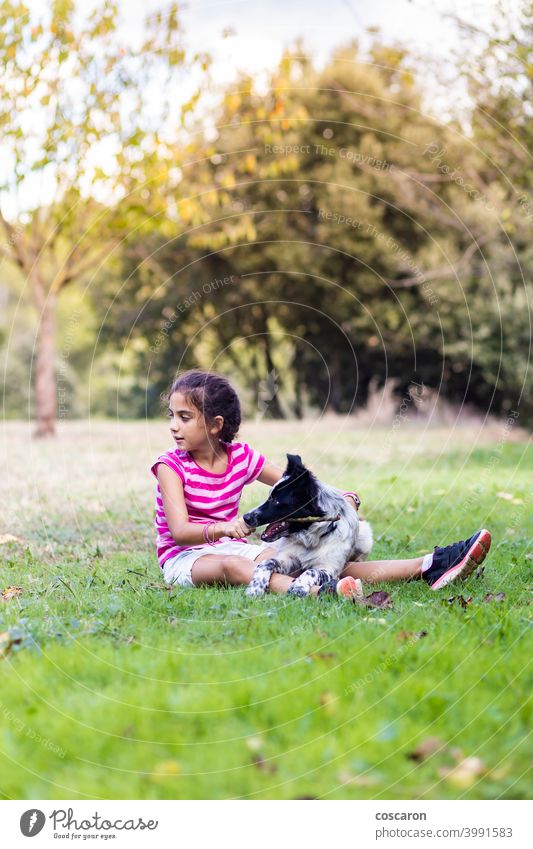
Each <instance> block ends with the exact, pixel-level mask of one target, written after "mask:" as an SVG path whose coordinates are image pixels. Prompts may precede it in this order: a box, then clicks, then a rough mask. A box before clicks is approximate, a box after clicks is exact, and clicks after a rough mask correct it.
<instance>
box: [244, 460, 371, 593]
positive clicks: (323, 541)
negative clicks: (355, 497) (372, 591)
mask: <svg viewBox="0 0 533 849" xmlns="http://www.w3.org/2000/svg"><path fill="white" fill-rule="evenodd" d="M287 460H288V463H287V468H286V470H285V472H284V474H283V477H282V478H281V479H280V480H279V481H278V482H277V483H276V484H274V486H273V487H272V489H271V490H270V494H269V496H268V498H267V500H266V501H265V502H264V504H261V505H260V506H259V507H256V509H255V510H251V511H250V512H249V513H246V514H245V515H244V516H243V519H244V521H245V522H246V524H247V525H250V527H252V528H258V527H261V525H267V526H268V527H266V528H265V530H264V531H263V533H262V534H261V539H262V540H263V542H268V543H274V546H275V548H276V554H275V556H274V557H272V558H269V559H267V560H262V561H261V562H260V563H258V564H257V566H256V568H255V571H254V574H253V577H252V580H251V581H250V583H249V585H248V587H247V588H246V595H247V596H259V595H263V593H264V592H266V589H267V587H268V584H269V581H270V575H271V574H272V572H281V574H283V575H289V574H291V573H292V572H297V571H299V570H303V572H302V574H301V575H299V576H298V577H297V578H296V579H295V580H294V581H293V583H292V585H291V587H290V588H289V590H288V594H289V595H295V596H305V595H307V594H308V593H309V591H310V590H311V587H313V586H322V584H324V583H326V582H327V581H329V580H332V579H334V578H338V577H339V575H340V573H341V572H342V570H343V569H344V567H345V565H346V563H347V562H348V561H349V560H362V559H363V557H364V556H365V555H366V554H368V552H369V551H370V549H371V548H372V529H371V527H370V525H369V524H368V522H365V521H363V520H362V519H359V516H358V515H357V513H356V511H355V510H354V509H353V507H351V506H350V504H348V503H347V502H346V500H345V499H344V497H343V495H342V493H341V492H340V490H337V489H335V488H334V487H331V486H326V485H325V484H323V483H321V482H320V481H319V480H318V479H317V478H316V477H315V476H314V475H313V473H312V472H310V471H309V469H306V467H305V466H304V464H303V463H302V459H301V457H299V456H298V454H287ZM308 518H312V519H313V520H314V521H301V520H302V519H308ZM296 519H298V520H300V521H294V520H296Z"/></svg>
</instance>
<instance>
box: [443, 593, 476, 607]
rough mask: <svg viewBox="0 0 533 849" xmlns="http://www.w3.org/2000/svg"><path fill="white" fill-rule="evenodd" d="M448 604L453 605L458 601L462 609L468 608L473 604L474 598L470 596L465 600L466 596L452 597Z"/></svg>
mask: <svg viewBox="0 0 533 849" xmlns="http://www.w3.org/2000/svg"><path fill="white" fill-rule="evenodd" d="M446 600H447V602H448V604H453V603H454V601H458V602H459V604H460V605H461V607H468V605H469V604H472V596H471V595H469V596H468V598H465V597H464V595H451V596H450V597H449V598H448V599H446Z"/></svg>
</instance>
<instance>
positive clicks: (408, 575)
mask: <svg viewBox="0 0 533 849" xmlns="http://www.w3.org/2000/svg"><path fill="white" fill-rule="evenodd" d="M423 559H424V558H423V557H414V558H412V559H411V560H363V561H351V562H349V563H347V564H346V566H345V567H344V569H343V572H342V574H341V577H342V578H345V577H346V576H347V575H351V576H352V578H361V580H362V581H367V582H368V583H369V584H373V583H376V582H377V581H405V580H409V579H413V578H419V577H420V574H421V573H420V569H421V566H422V561H423Z"/></svg>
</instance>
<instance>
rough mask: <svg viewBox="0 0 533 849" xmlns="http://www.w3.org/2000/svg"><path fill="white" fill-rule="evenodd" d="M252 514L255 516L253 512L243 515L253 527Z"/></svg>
mask: <svg viewBox="0 0 533 849" xmlns="http://www.w3.org/2000/svg"><path fill="white" fill-rule="evenodd" d="M252 516H253V513H245V514H244V516H243V517H242V518H243V519H244V521H245V522H246V524H247V525H249V526H250V527H251V528H252V527H253V522H251V521H250V519H251V518H252Z"/></svg>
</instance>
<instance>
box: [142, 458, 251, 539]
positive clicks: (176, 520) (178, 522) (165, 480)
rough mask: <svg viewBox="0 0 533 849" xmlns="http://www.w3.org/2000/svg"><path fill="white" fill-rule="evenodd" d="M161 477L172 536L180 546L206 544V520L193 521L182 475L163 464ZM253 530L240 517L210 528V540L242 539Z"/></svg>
mask: <svg viewBox="0 0 533 849" xmlns="http://www.w3.org/2000/svg"><path fill="white" fill-rule="evenodd" d="M157 479H158V481H159V488H160V490H161V497H162V499H163V508H164V510H165V516H166V520H167V523H168V527H169V530H170V533H171V534H172V538H173V539H174V540H175V541H176V542H177V543H178V545H202V544H203V543H205V539H204V525H203V523H199V522H189V513H188V511H187V506H186V504H185V496H184V494H183V484H182V482H181V479H180V478H179V476H178V475H177V474H176V472H174V471H172V469H171V468H169V466H166V465H165V464H164V463H159V465H158V467H157ZM252 531H253V528H249V527H248V525H247V524H246V522H244V520H243V519H240V518H239V519H235V520H234V521H233V522H216V523H215V524H214V525H212V526H211V527H210V528H209V539H210V540H211V541H213V540H215V539H220V538H221V537H231V538H232V539H239V538H242V537H245V536H248V535H249V534H251V533H252Z"/></svg>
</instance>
